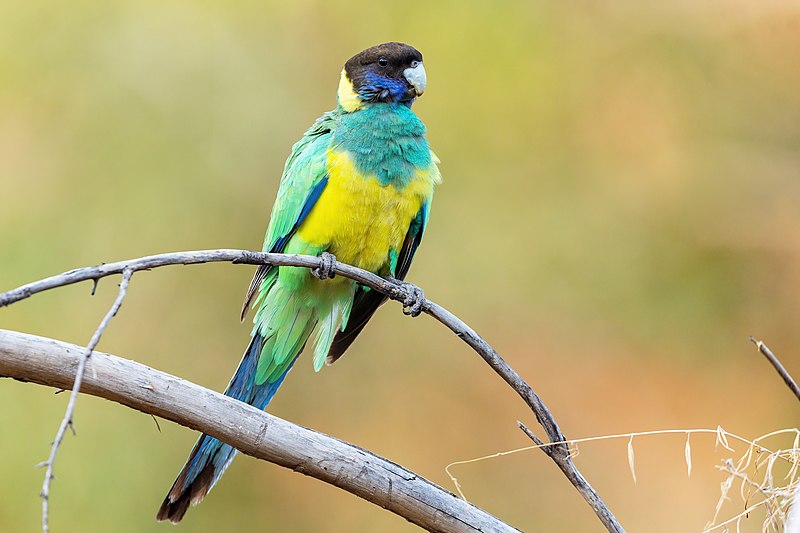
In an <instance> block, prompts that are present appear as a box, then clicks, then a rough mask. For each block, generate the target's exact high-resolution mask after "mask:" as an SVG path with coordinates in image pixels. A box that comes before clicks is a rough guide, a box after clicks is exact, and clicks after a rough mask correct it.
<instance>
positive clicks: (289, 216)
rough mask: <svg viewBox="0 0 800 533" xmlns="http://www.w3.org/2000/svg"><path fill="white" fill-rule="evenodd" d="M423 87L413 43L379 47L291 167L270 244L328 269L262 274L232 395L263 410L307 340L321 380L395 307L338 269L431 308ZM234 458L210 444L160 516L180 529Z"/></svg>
mask: <svg viewBox="0 0 800 533" xmlns="http://www.w3.org/2000/svg"><path fill="white" fill-rule="evenodd" d="M426 85H427V75H426V72H425V67H424V66H423V61H422V54H421V53H420V52H419V51H418V50H417V49H415V48H414V47H412V46H410V45H408V44H404V43H400V42H387V43H383V44H379V45H377V46H373V47H370V48H367V49H366V50H364V51H362V52H360V53H358V54H356V55H354V56H353V57H351V58H350V59H348V60H347V62H345V64H344V68H343V69H342V71H341V74H340V77H339V85H338V90H337V94H336V100H337V105H336V107H335V108H334V109H333V110H332V111H328V112H326V113H324V114H323V115H322V116H321V117H319V118H318V119H317V120H316V121H315V122H314V124H313V125H312V126H311V128H309V130H308V131H307V132H306V133H305V135H304V136H303V137H302V138H301V139H300V140H299V141H298V142H297V143H296V144H295V145H294V146H293V147H292V150H291V154H290V155H289V157H288V159H287V160H286V163H285V165H284V169H283V173H282V175H281V180H280V184H279V186H278V193H277V198H276V200H275V203H274V204H273V208H272V213H271V215H270V219H269V223H268V226H267V232H266V236H265V238H264V246H263V250H264V251H265V252H274V253H287V254H307V255H314V256H318V257H319V258H320V266H319V267H318V268H316V269H308V268H301V267H288V266H281V267H275V266H271V265H262V266H260V267H259V268H258V270H257V271H256V273H255V276H254V277H253V281H252V282H251V283H250V286H249V288H248V290H247V293H246V296H245V299H244V305H243V306H242V315H241V318H242V320H244V318H245V316H246V314H247V313H248V310H250V309H254V310H255V313H254V318H253V328H252V332H251V338H250V343H249V345H248V347H247V349H246V350H245V352H244V355H243V357H242V360H241V362H240V363H239V367H238V368H237V369H236V372H235V373H234V375H233V377H232V378H231V380H230V383H229V384H228V387H227V388H226V390H225V394H226V395H227V396H230V397H233V398H236V399H237V400H240V401H242V402H245V403H248V404H250V405H253V406H255V407H257V408H259V409H262V410H263V409H265V408H266V407H267V404H269V402H270V400H271V399H272V398H273V396H274V395H275V393H276V391H277V390H278V388H279V387H280V386H281V384H282V383H283V381H284V379H285V378H286V375H287V374H288V373H289V371H290V370H291V368H292V366H293V365H294V363H295V361H296V360H297V358H298V357H299V355H300V353H301V352H302V351H303V350H304V348H305V347H306V345H307V344H308V343H309V341H311V345H312V347H313V355H312V359H313V366H314V370H315V371H319V370H320V369H321V368H322V366H323V364H325V363H327V364H332V363H334V362H335V361H336V360H337V359H339V358H340V357H341V356H342V355H343V354H344V352H345V351H346V350H347V349H348V347H350V345H351V344H352V343H353V341H354V340H355V339H356V337H357V336H358V334H359V333H360V332H361V331H362V330H363V329H364V327H365V326H366V324H367V322H368V321H369V319H370V318H371V317H372V316H373V314H374V313H375V312H376V310H377V309H378V308H379V307H380V306H381V305H382V304H383V303H384V302H385V301H386V299H387V298H386V296H384V295H383V294H381V293H379V292H377V291H375V290H370V289H369V288H368V287H364V286H362V285H359V284H358V283H356V282H354V281H352V280H350V279H346V278H343V277H341V276H336V275H335V264H336V261H341V262H343V263H347V264H350V265H353V266H355V267H358V268H361V269H364V270H367V271H369V272H372V273H375V274H378V275H380V276H383V277H385V278H387V279H391V280H394V281H396V282H397V283H399V284H400V286H401V288H402V289H403V291H404V294H406V297H405V298H404V300H403V306H404V309H403V311H404V313H406V314H410V315H412V316H416V315H418V314H420V312H421V311H422V308H423V302H424V301H425V299H424V293H423V292H422V290H421V289H419V288H418V287H416V286H414V285H412V284H410V283H407V282H405V281H404V279H405V277H406V274H407V273H408V269H409V266H410V264H411V261H412V260H413V258H414V255H415V253H416V251H417V247H418V246H419V244H420V242H421V240H422V236H423V233H424V232H425V228H426V225H427V223H428V218H429V214H430V209H431V200H432V198H433V191H434V187H435V186H436V185H438V184H439V183H440V182H441V174H440V171H439V163H440V162H439V160H438V158H437V157H436V155H435V154H434V153H433V152H432V151H431V148H430V146H429V144H428V141H427V138H426V127H425V125H424V124H423V123H422V121H421V120H420V119H419V117H417V115H416V114H415V113H414V112H413V111H412V110H411V106H412V104H413V103H414V101H415V100H416V99H417V98H418V97H420V96H421V95H422V93H423V92H424V91H425V88H426ZM236 453H237V450H236V449H235V448H233V447H232V446H230V445H228V444H225V443H223V442H221V441H219V440H217V439H216V438H214V437H211V436H209V435H206V434H203V435H201V436H200V438H199V439H198V441H197V443H196V444H195V446H194V448H193V449H192V451H191V453H190V454H189V458H188V459H187V460H186V464H185V465H184V466H183V469H182V470H181V471H180V473H179V474H178V477H177V479H176V480H175V482H174V484H173V485H172V488H171V489H170V490H169V493H168V494H167V496H166V498H165V499H164V501H163V503H162V504H161V507H160V508H159V510H158V514H157V519H158V520H159V521H165V520H168V521H170V522H172V523H178V522H180V520H181V519H182V518H183V516H184V514H185V513H186V511H187V510H188V508H189V505H190V504H191V505H196V504H198V503H200V502H201V501H202V500H203V499H204V498H205V496H206V495H207V494H208V492H209V491H210V490H211V488H212V487H213V486H214V485H215V484H216V483H217V481H218V480H219V478H220V477H221V476H222V474H223V473H224V472H225V469H226V468H227V467H228V465H230V463H231V461H232V460H233V459H234V456H235V455H236Z"/></svg>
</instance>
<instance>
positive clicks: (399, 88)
mask: <svg viewBox="0 0 800 533" xmlns="http://www.w3.org/2000/svg"><path fill="white" fill-rule="evenodd" d="M407 90H408V82H406V80H404V79H397V78H389V77H387V76H381V75H380V74H376V73H375V72H367V73H366V74H365V75H364V84H363V85H362V86H361V87H359V90H358V94H359V95H360V96H361V97H362V98H363V99H365V100H370V99H372V98H373V97H374V96H375V95H377V94H380V93H381V92H382V91H389V95H390V96H391V97H392V98H391V99H392V100H394V101H397V100H400V99H401V98H403V96H405V94H406V91H407Z"/></svg>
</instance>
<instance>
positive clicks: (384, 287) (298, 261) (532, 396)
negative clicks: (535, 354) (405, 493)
mask: <svg viewBox="0 0 800 533" xmlns="http://www.w3.org/2000/svg"><path fill="white" fill-rule="evenodd" d="M208 262H233V263H241V264H250V265H261V264H271V265H276V266H299V267H306V268H311V269H314V268H318V267H320V266H321V264H320V259H319V258H318V257H312V256H304V255H294V254H274V253H263V252H251V251H246V250H230V249H222V250H201V251H194V252H175V253H168V254H160V255H153V256H148V257H142V258H139V259H132V260H129V261H120V262H116V263H107V264H103V265H99V266H94V267H87V268H79V269H76V270H71V271H69V272H65V273H63V274H59V275H57V276H52V277H49V278H45V279H42V280H39V281H35V282H33V283H29V284H27V285H23V286H21V287H19V288H17V289H14V290H11V291H8V292H6V293H3V294H0V307H3V306H6V305H10V304H12V303H14V302H17V301H19V300H22V299H24V298H27V297H29V296H31V295H33V294H36V293H38V292H42V291H45V290H48V289H52V288H55V287H61V286H64V285H69V284H72V283H78V282H81V281H88V280H92V281H94V282H95V283H96V282H97V280H99V279H101V278H103V277H106V276H110V275H113V274H119V273H122V272H123V271H131V272H135V271H139V270H149V269H152V268H156V267H161V266H167V265H179V264H183V265H189V264H198V263H208ZM334 272H335V273H336V274H337V275H341V276H344V277H347V278H350V279H352V280H354V281H356V282H358V283H360V284H362V285H364V286H367V287H370V288H371V289H373V290H377V291H379V292H381V293H383V294H385V295H386V296H388V297H389V298H391V299H392V300H397V301H401V302H402V301H403V300H404V299H405V298H406V296H407V292H406V290H404V289H403V287H402V286H401V285H400V284H399V283H397V282H394V281H390V280H386V279H384V278H381V277H380V276H377V275H375V274H372V273H371V272H367V271H365V270H361V269H359V268H356V267H353V266H350V265H347V264H344V263H336V264H335V268H334ZM422 310H423V312H425V313H427V314H429V315H431V316H432V317H434V318H435V319H436V320H438V321H439V322H441V323H442V324H444V325H445V326H447V327H448V328H449V329H450V330H451V331H452V332H453V333H455V334H456V335H457V336H458V337H459V338H461V339H462V340H463V341H464V342H466V343H467V344H468V345H469V346H470V347H471V348H472V349H473V350H475V352H477V353H478V354H479V355H480V356H481V357H482V358H483V359H484V361H486V362H487V363H488V364H489V366H491V367H492V369H493V370H494V371H495V372H496V373H497V374H499V375H500V377H502V378H503V379H504V380H505V381H506V383H508V384H509V385H510V386H511V387H512V388H513V389H514V390H515V391H516V392H517V394H519V396H520V397H521V398H522V399H523V400H524V401H525V403H526V404H527V405H528V406H529V407H530V408H531V410H532V411H533V412H534V414H535V416H536V419H537V420H538V422H539V424H540V425H541V426H542V427H543V428H544V430H545V433H546V434H547V438H548V440H549V441H550V442H554V443H563V442H564V441H566V440H567V439H566V438H565V437H564V435H563V434H562V433H561V430H560V428H559V427H558V424H557V423H556V421H555V419H554V418H553V415H552V414H551V413H550V411H549V410H548V409H547V407H546V406H545V404H544V402H542V400H541V399H540V398H539V396H538V395H537V394H536V393H535V392H534V391H533V389H532V388H531V387H530V386H529V385H528V384H527V383H526V382H525V381H524V380H523V379H522V378H521V377H520V375H519V374H517V373H516V372H515V371H514V370H513V369H512V368H511V367H510V366H508V364H507V363H506V362H505V361H504V360H503V359H502V358H501V357H500V356H499V355H498V354H497V352H496V351H495V350H494V349H493V348H492V347H491V346H490V345H489V344H488V343H487V342H486V341H485V340H484V339H483V338H481V337H480V336H479V335H478V334H477V333H476V332H475V331H474V330H473V329H472V328H470V327H469V326H468V325H467V324H465V323H464V322H463V321H462V320H460V319H459V318H458V317H456V316H455V315H453V314H452V313H450V312H449V311H448V310H446V309H445V308H443V307H441V306H440V305H438V304H436V303H434V302H433V301H431V300H427V299H426V300H425V302H424V305H423V308H422ZM121 403H124V402H121ZM126 405H127V404H126ZM162 416H163V415H162ZM165 418H166V417H165ZM192 427H195V426H192ZM195 429H201V428H197V427H195ZM202 430H203V431H205V432H206V433H209V434H211V435H213V436H218V434H215V433H214V432H213V431H207V430H206V428H202ZM217 431H219V430H217ZM531 435H532V434H531ZM220 438H221V440H223V441H226V442H228V443H229V444H232V445H234V446H237V444H236V443H235V442H231V441H229V440H226V439H225V437H224V436H222V437H220ZM536 440H538V439H536ZM237 447H238V446H237ZM242 451H244V452H245V453H250V452H248V451H247V450H246V449H243V450H242ZM546 453H547V455H548V456H549V457H550V458H551V459H552V460H553V461H554V462H555V463H556V464H557V465H558V467H559V468H560V469H561V470H562V472H563V473H564V474H565V475H566V477H567V478H568V479H569V480H570V482H571V483H572V484H573V485H574V486H575V488H576V489H577V490H578V491H579V492H580V493H581V495H582V496H583V497H584V499H585V500H586V501H587V503H589V505H590V506H591V507H592V509H593V510H594V512H595V514H596V515H597V516H598V518H599V519H600V520H601V522H602V523H603V525H604V526H605V527H606V528H607V529H608V530H609V531H613V532H621V531H624V530H623V528H622V526H621V525H620V524H619V522H618V521H617V520H616V518H615V517H614V515H613V514H612V513H611V511H610V510H609V509H608V507H607V506H606V505H605V503H604V502H603V500H602V499H601V498H600V496H599V495H598V494H597V492H596V491H595V490H594V489H593V488H592V486H591V485H589V483H588V482H587V481H586V479H585V478H584V477H583V476H582V475H581V473H580V472H579V471H578V469H577V467H576V466H575V465H574V463H573V462H572V459H571V457H570V454H569V448H568V446H567V445H566V444H556V445H554V446H552V447H550V448H549V449H548V451H547V452H546ZM273 462H275V461H273ZM279 464H280V463H279ZM426 527H427V526H426Z"/></svg>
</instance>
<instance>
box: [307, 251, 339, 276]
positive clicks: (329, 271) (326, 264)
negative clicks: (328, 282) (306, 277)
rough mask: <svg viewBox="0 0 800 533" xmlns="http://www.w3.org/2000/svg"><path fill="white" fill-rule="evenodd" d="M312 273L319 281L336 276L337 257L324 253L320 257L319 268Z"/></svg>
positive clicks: (312, 270)
mask: <svg viewBox="0 0 800 533" xmlns="http://www.w3.org/2000/svg"><path fill="white" fill-rule="evenodd" d="M311 273H312V274H314V276H316V277H318V278H319V279H328V278H333V277H334V276H336V256H335V255H333V254H330V253H328V252H322V253H321V254H320V256H319V267H317V268H313V269H311Z"/></svg>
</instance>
